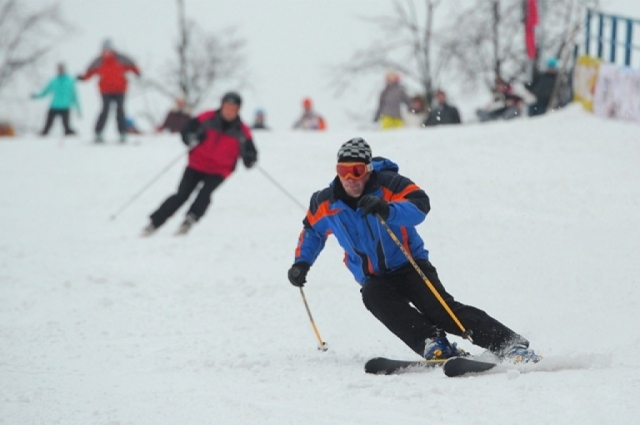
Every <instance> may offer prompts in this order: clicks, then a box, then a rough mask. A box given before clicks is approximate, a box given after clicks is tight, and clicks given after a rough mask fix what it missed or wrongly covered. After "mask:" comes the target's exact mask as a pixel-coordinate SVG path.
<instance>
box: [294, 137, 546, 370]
mask: <svg viewBox="0 0 640 425" xmlns="http://www.w3.org/2000/svg"><path fill="white" fill-rule="evenodd" d="M398 171H399V167H398V165H396V164H395V163H393V162H392V161H390V160H388V159H385V158H372V153H371V147H370V146H369V144H368V143H367V142H366V141H365V140H364V139H362V138H354V139H351V140H349V141H347V142H346V143H344V144H343V145H342V146H341V147H340V150H339V151H338V163H337V165H336V172H337V176H336V177H335V178H334V180H333V181H332V182H331V184H330V185H329V186H328V187H327V188H325V189H323V190H320V191H318V192H316V193H314V194H313V195H312V196H311V201H310V206H309V210H308V211H307V215H306V217H305V219H304V220H303V225H304V228H303V230H302V232H301V234H300V237H299V239H298V246H297V249H296V252H295V261H294V264H293V265H292V266H291V268H290V269H289V272H288V278H289V281H290V282H291V284H292V285H294V286H297V287H302V286H304V284H305V282H306V276H307V273H308V272H309V269H310V267H311V265H313V263H314V262H315V260H316V258H317V257H318V255H319V254H320V252H321V251H322V249H323V248H324V245H325V241H326V239H327V237H328V235H329V234H333V235H334V236H335V237H336V239H337V240H338V243H339V244H340V246H341V247H342V248H343V249H344V251H345V258H344V262H345V264H346V266H347V268H348V269H349V271H350V272H351V273H352V274H353V276H354V277H355V279H356V281H357V282H358V283H359V284H360V285H361V289H360V292H361V294H362V301H363V302H364V305H365V306H366V308H367V309H368V310H369V311H370V312H371V313H372V314H373V315H374V316H375V317H376V318H377V319H378V320H380V321H381V322H382V323H383V324H384V325H385V326H386V327H387V328H388V329H389V330H390V331H391V332H393V333H394V334H395V335H396V336H397V337H398V338H400V339H401V340H402V341H403V342H404V343H405V344H406V345H408V346H409V347H410V348H411V349H412V350H413V351H415V352H416V353H418V354H419V355H420V356H423V357H424V358H425V359H427V360H441V359H446V358H450V357H454V356H458V355H461V354H462V353H461V351H460V350H458V349H457V347H456V346H455V344H451V343H450V342H449V341H448V339H447V336H446V334H447V333H450V334H454V335H458V336H462V334H463V333H462V331H461V328H460V327H459V326H458V325H457V324H456V322H455V321H454V319H453V318H452V315H451V314H450V313H449V312H447V310H446V308H445V307H444V306H443V305H442V302H441V301H440V300H438V298H437V296H436V295H435V294H434V292H432V290H431V289H430V288H429V286H428V285H427V282H426V281H425V280H424V279H423V277H422V276H421V275H420V274H419V273H418V271H417V270H416V268H414V265H413V264H411V262H410V261H409V256H410V257H412V259H413V261H414V263H415V265H416V266H417V267H419V268H420V270H421V271H422V273H423V274H424V276H425V277H426V278H427V279H428V281H429V282H431V284H432V286H433V287H434V288H435V290H437V293H438V294H439V296H440V297H441V298H442V299H443V300H444V301H445V302H446V304H447V305H448V307H449V309H450V310H451V311H452V312H453V314H454V315H455V316H456V317H457V319H458V320H459V321H460V322H461V323H462V324H464V326H465V327H466V329H468V330H470V331H471V336H472V339H473V343H474V344H476V345H478V346H480V347H483V348H486V349H488V350H489V351H491V352H493V353H494V354H496V355H497V356H499V357H501V358H506V359H509V360H511V361H513V362H537V361H539V360H540V358H539V357H538V356H537V355H536V354H535V352H534V351H533V350H530V349H529V348H528V347H529V341H527V340H526V339H525V338H524V337H522V336H520V335H519V334H517V333H516V332H514V331H512V330H511V329H509V328H507V327H506V326H505V325H503V324H502V323H500V322H498V321H497V320H496V319H494V318H492V317H491V316H489V315H488V314H487V313H485V312H484V311H482V310H480V309H478V308H475V307H471V306H469V305H465V304H462V303H460V302H458V301H456V300H455V299H454V298H453V296H451V295H450V294H448V293H447V291H446V290H445V288H444V286H443V285H442V283H441V282H440V279H439V278H438V273H437V272H436V269H435V267H434V266H433V265H432V264H431V262H429V252H428V251H427V250H426V249H425V248H424V243H423V241H422V238H421V237H420V235H419V234H418V232H417V231H416V226H417V225H418V224H420V223H421V222H422V221H423V220H424V219H425V217H426V215H427V213H428V212H429V210H430V202H429V197H428V196H427V194H426V193H425V192H424V191H423V190H422V189H420V187H418V186H417V185H416V184H415V183H414V182H412V181H411V180H409V179H408V178H406V177H404V176H402V175H400V174H398ZM389 231H391V232H393V234H394V235H395V238H392V237H391V235H390V234H389ZM394 239H395V240H394ZM399 245H401V246H402V247H403V248H404V252H403V250H402V249H400V247H399Z"/></svg>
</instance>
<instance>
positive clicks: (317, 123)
mask: <svg viewBox="0 0 640 425" xmlns="http://www.w3.org/2000/svg"><path fill="white" fill-rule="evenodd" d="M302 109H303V111H302V116H301V117H300V118H299V119H298V121H296V122H295V123H294V124H293V128H294V129H299V130H326V129H327V123H326V121H325V120H324V118H323V117H322V115H320V114H319V113H317V112H316V111H314V109H313V104H312V103H311V99H309V98H308V97H305V98H304V99H302Z"/></svg>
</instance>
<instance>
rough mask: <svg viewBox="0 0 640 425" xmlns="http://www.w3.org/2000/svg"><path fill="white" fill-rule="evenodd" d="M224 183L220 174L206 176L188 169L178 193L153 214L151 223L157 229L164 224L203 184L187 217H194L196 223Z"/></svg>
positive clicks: (185, 171)
mask: <svg viewBox="0 0 640 425" xmlns="http://www.w3.org/2000/svg"><path fill="white" fill-rule="evenodd" d="M223 181H224V177H222V176H221V175H218V174H206V173H203V172H200V171H196V170H194V169H193V168H189V167H187V168H186V169H185V170H184V174H183V176H182V180H181V181H180V185H179V186H178V192H176V193H175V194H174V195H171V196H170V197H168V198H167V200H166V201H164V202H163V203H162V205H160V208H158V209H157V210H156V211H155V212H154V213H153V214H151V216H150V218H151V222H152V223H153V225H154V226H155V227H156V228H157V227H160V226H162V225H163V224H164V222H165V221H167V219H168V218H169V217H171V216H172V215H173V214H174V213H175V212H176V211H178V209H179V208H180V207H181V206H182V205H183V204H184V203H185V202H187V201H188V200H189V197H190V196H191V193H192V192H193V191H194V190H195V189H196V187H197V186H198V184H199V183H201V182H202V187H201V188H200V191H199V192H198V195H197V196H196V199H195V201H193V204H191V207H190V208H189V211H188V213H187V215H190V216H192V217H193V218H194V219H195V220H196V221H198V220H200V218H201V217H202V216H203V215H204V213H205V212H206V211H207V208H208V207H209V204H210V203H211V194H212V193H213V191H214V190H216V188H217V187H218V186H220V184H221V183H222V182H223Z"/></svg>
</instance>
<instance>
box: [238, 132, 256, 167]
mask: <svg viewBox="0 0 640 425" xmlns="http://www.w3.org/2000/svg"><path fill="white" fill-rule="evenodd" d="M240 152H241V154H242V162H243V163H244V166H245V167H247V168H251V167H253V166H254V165H255V163H256V162H257V161H258V151H257V150H256V145H254V144H253V140H251V139H249V140H245V141H244V142H243V143H242V145H240Z"/></svg>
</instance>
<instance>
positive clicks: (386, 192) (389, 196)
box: [382, 183, 420, 202]
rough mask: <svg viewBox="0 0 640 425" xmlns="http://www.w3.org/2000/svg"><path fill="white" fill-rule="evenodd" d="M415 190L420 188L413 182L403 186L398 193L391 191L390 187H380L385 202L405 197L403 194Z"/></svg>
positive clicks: (405, 194)
mask: <svg viewBox="0 0 640 425" xmlns="http://www.w3.org/2000/svg"><path fill="white" fill-rule="evenodd" d="M416 190H420V188H419V187H418V185H416V184H413V183H412V184H410V185H408V186H407V187H405V188H404V190H403V191H402V192H398V193H395V192H393V191H391V190H390V189H388V188H386V187H383V188H382V199H384V200H385V201H387V202H393V201H400V200H404V199H406V198H405V196H407V195H408V194H409V193H411V192H414V191H416Z"/></svg>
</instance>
